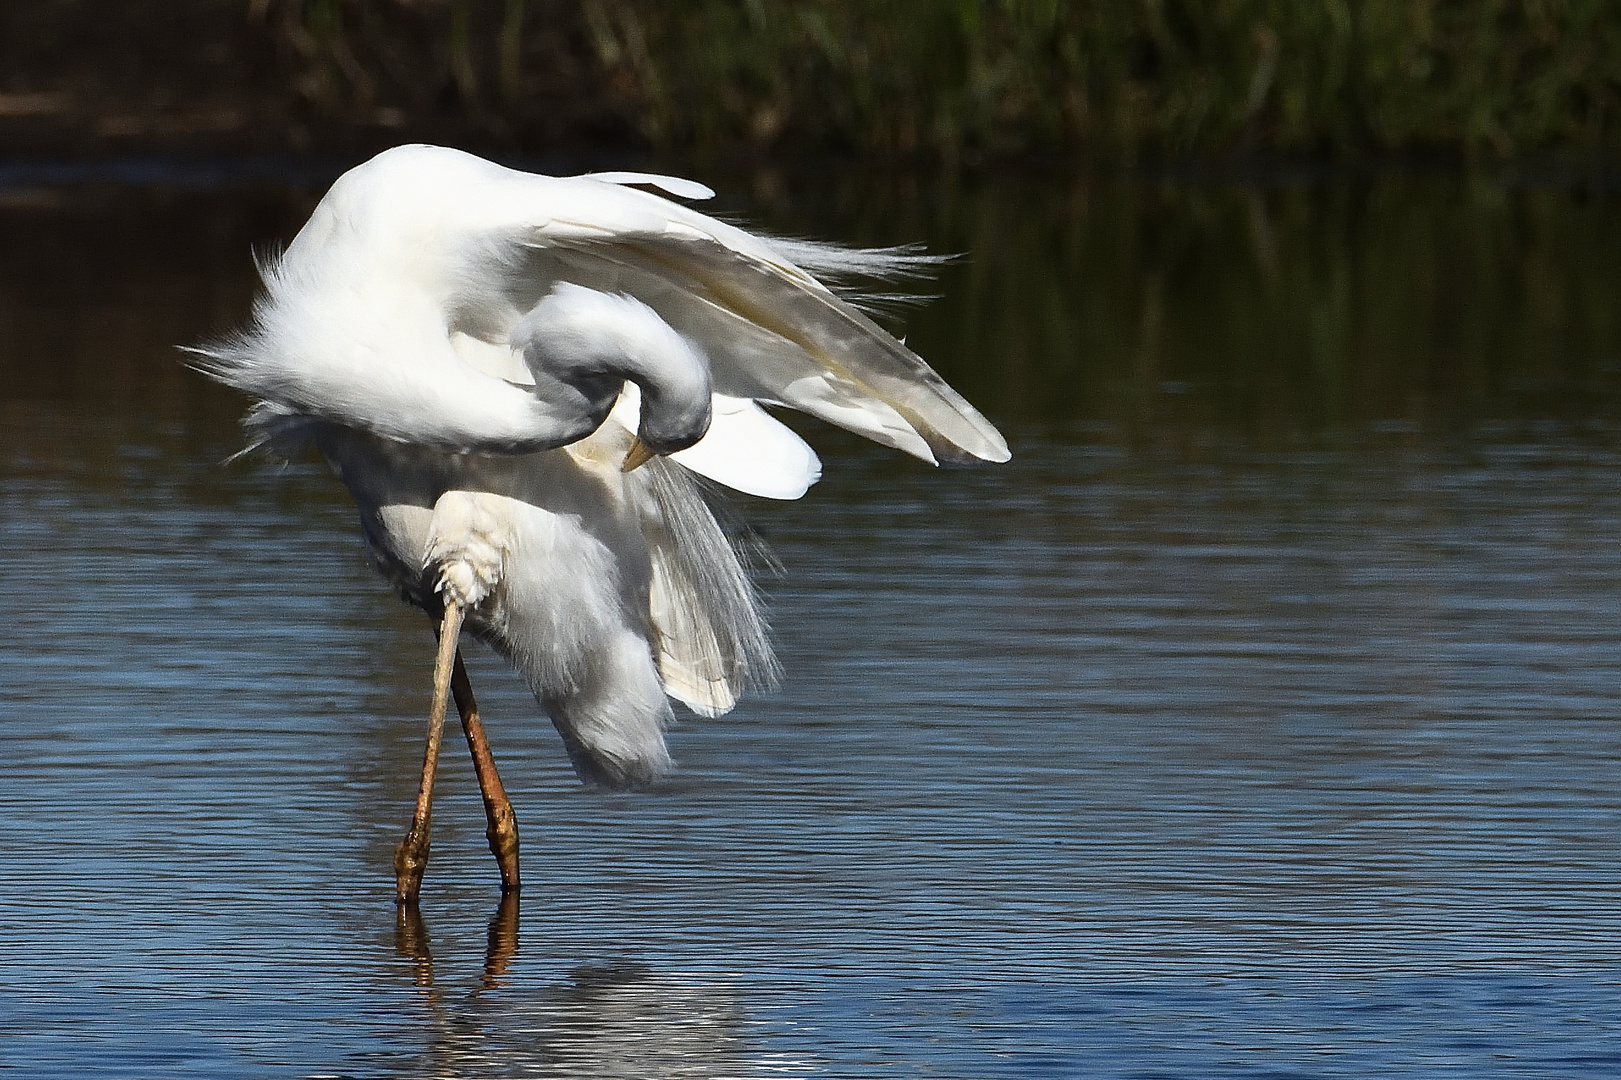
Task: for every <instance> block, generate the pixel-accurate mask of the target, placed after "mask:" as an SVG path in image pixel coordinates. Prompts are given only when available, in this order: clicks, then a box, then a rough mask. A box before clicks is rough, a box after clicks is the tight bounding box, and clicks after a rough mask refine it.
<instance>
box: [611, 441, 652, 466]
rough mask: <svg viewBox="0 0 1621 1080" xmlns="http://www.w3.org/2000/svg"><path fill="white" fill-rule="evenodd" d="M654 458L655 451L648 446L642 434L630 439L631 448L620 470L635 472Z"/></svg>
mask: <svg viewBox="0 0 1621 1080" xmlns="http://www.w3.org/2000/svg"><path fill="white" fill-rule="evenodd" d="M652 460H653V451H651V450H649V449H648V448H647V444H645V443H643V442H642V440H641V437H640V436H637V437H635V438H633V439H631V440H630V450H629V451H627V452H626V454H625V463H624V464H623V465H621V466H620V467H619V471H620V472H635V471H636V470H637V469H639V468H641V467H642V466H643V465H646V464H647V463H648V462H649V461H652Z"/></svg>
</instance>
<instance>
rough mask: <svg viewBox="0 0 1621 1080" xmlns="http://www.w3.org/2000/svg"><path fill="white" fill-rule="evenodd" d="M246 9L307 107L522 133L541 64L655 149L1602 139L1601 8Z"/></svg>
mask: <svg viewBox="0 0 1621 1080" xmlns="http://www.w3.org/2000/svg"><path fill="white" fill-rule="evenodd" d="M255 7H256V10H258V12H259V14H260V15H261V16H263V15H264V12H265V9H266V8H274V9H275V10H277V11H279V12H281V13H282V15H284V16H286V17H284V18H281V19H280V20H279V21H277V23H276V24H277V25H279V26H281V27H283V30H284V34H285V35H287V39H288V40H295V39H296V44H297V45H298V48H297V50H296V52H297V53H298V55H299V56H300V57H301V58H302V62H303V63H304V64H305V70H304V71H303V73H302V74H301V76H300V77H301V78H302V79H303V84H302V85H303V86H304V87H305V88H306V89H307V90H309V92H310V96H311V97H312V98H313V99H315V100H317V102H318V103H319V104H320V105H321V106H322V107H324V108H326V109H327V110H329V111H331V110H341V109H342V108H345V107H349V106H350V105H353V104H354V103H355V102H357V101H362V99H364V100H363V101H362V103H363V104H365V105H368V106H370V105H372V104H374V103H376V104H382V105H385V106H387V105H394V104H400V105H405V106H409V105H410V101H409V100H408V99H409V98H410V97H411V96H412V95H415V96H416V97H417V98H418V99H420V98H421V97H422V95H423V94H424V93H428V92H432V91H433V89H434V88H436V87H439V88H442V87H446V86H448V87H451V88H453V89H454V90H455V92H456V94H457V96H459V98H460V100H461V101H462V103H463V105H464V106H465V107H466V108H467V109H469V110H470V111H472V112H475V113H479V114H480V115H482V116H483V117H484V118H485V119H486V120H487V121H488V122H489V123H490V124H492V125H494V126H495V127H497V128H499V129H501V130H505V131H510V132H523V131H526V130H533V129H535V128H536V126H537V125H541V126H544V123H545V121H544V118H543V117H542V116H541V115H540V109H541V108H542V107H543V103H544V102H545V101H546V100H549V99H548V97H547V95H545V94H540V93H538V91H539V89H540V88H541V85H542V84H543V83H544V82H545V81H546V80H547V79H549V78H550V79H552V80H553V82H552V84H551V85H552V86H553V88H554V89H561V90H564V91H565V92H572V93H573V94H575V95H576V96H578V97H580V98H581V100H585V99H590V100H592V101H595V102H597V103H599V106H600V107H598V108H595V109H591V110H587V111H589V112H591V113H593V115H594V119H593V120H591V123H592V124H594V125H596V127H597V128H598V129H599V130H602V131H603V133H608V131H609V130H611V129H618V130H619V131H620V132H621V133H622V134H632V135H634V136H637V137H639V138H641V139H643V140H645V141H646V142H647V143H649V144H651V145H653V146H655V147H659V148H664V149H673V148H715V147H724V146H735V145H749V144H761V145H769V146H778V147H788V148H795V147H805V146H833V147H844V148H849V149H853V150H859V151H864V152H871V151H878V152H887V153H896V154H910V153H916V152H928V153H939V154H944V155H947V156H952V155H959V154H984V155H1005V154H1020V153H1029V152H1038V153H1040V152H1046V153H1052V152H1058V153H1073V152H1082V153H1088V154H1092V155H1096V156H1101V157H1105V158H1110V159H1126V160H1131V159H1138V158H1142V157H1145V156H1148V157H1159V158H1169V157H1176V156H1182V155H1190V154H1192V155H1210V154H1226V153H1232V152H1246V151H1259V152H1281V153H1287V154H1310V155H1320V156H1330V157H1333V158H1338V159H1342V160H1343V159H1351V158H1357V157H1363V156H1367V155H1377V154H1382V153H1388V152H1411V151H1421V152H1436V151H1439V152H1443V153H1447V154H1453V155H1462V156H1466V157H1473V158H1482V157H1507V156H1511V155H1521V154H1526V153H1541V152H1546V151H1562V152H1571V153H1576V154H1593V153H1613V152H1614V151H1615V150H1616V149H1617V148H1618V147H1621V13H1618V10H1617V7H1616V4H1615V0H1091V2H1086V0H865V2H863V0H685V2H682V3H669V2H668V0H581V2H579V3H544V2H540V0H529V2H528V3H525V0H485V2H483V3H480V2H475V0H446V2H441V3H438V4H415V5H405V4H393V3H382V2H380V0H285V2H282V3H279V4H276V5H270V4H266V3H264V0H258V2H257V3H256V5H255ZM425 40H427V41H428V44H424V41H425ZM413 43H415V44H413ZM413 49H414V50H415V51H416V52H417V53H418V54H420V60H421V62H411V61H410V60H409V57H408V54H410V53H411V52H412V51H413ZM389 57H392V58H393V60H392V62H390V63H384V62H383V61H384V60H385V59H387V58H389ZM560 58H561V59H560ZM560 65H561V68H562V69H563V74H564V75H566V77H567V78H566V81H567V83H568V86H567V87H557V86H556V81H555V80H556V77H557V75H558V74H559V69H560ZM390 70H392V71H394V72H395V73H396V74H395V75H394V76H392V89H390V86H391V76H390V73H389V72H390ZM401 72H403V73H405V74H404V75H403V76H401V75H400V74H398V73H401ZM345 87H348V88H350V89H351V90H352V92H344V89H343V88H345ZM391 97H392V98H396V99H398V100H397V101H390V100H388V99H389V98H391ZM604 125H606V127H604Z"/></svg>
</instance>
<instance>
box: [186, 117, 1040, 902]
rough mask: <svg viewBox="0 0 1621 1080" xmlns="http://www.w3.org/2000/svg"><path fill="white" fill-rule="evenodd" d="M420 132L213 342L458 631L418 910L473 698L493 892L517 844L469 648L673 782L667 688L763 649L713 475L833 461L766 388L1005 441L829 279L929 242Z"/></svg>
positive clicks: (765, 669)
mask: <svg viewBox="0 0 1621 1080" xmlns="http://www.w3.org/2000/svg"><path fill="white" fill-rule="evenodd" d="M632 185H640V186H650V187H655V188H658V189H659V190H662V191H665V192H667V193H669V194H672V195H675V196H678V197H682V198H703V197H707V196H708V195H710V194H711V193H710V192H709V190H708V189H707V188H704V187H703V186H702V185H699V184H694V183H692V182H691V181H685V180H679V179H675V178H671V177H659V176H652V175H649V174H643V173H599V174H596V175H592V176H580V177H571V178H555V177H547V176H539V175H535V174H531V173H524V172H519V171H515V170H512V169H507V168H503V167H501V166H499V165H495V164H493V163H491V162H487V161H484V160H482V159H480V158H477V157H474V156H472V155H469V154H465V153H461V152H459V151H455V150H449V149H445V148H441V147H432V146H402V147H397V148H395V149H393V150H390V151H387V152H385V153H383V154H380V155H378V156H377V157H375V158H373V159H372V160H371V161H369V162H366V163H365V164H363V165H360V166H358V167H357V168H355V169H352V170H350V171H349V172H348V173H345V174H344V175H343V176H342V177H341V178H339V180H338V181H337V183H335V184H334V185H333V186H332V188H331V190H330V191H329V192H328V193H327V195H326V196H325V198H323V199H322V200H321V203H320V204H319V205H318V206H317V207H316V209H315V211H314V213H313V214H312V215H311V217H310V220H309V222H308V223H307V224H306V225H305V226H304V228H303V229H302V230H301V231H300V232H299V234H298V236H297V237H296V238H295V239H294V240H293V242H292V243H291V244H290V245H289V246H288V247H287V249H286V251H285V252H284V253H283V254H282V255H281V256H280V257H279V258H276V259H273V260H269V261H267V262H266V263H265V264H264V265H263V266H262V268H261V270H262V275H263V278H264V283H265V291H264V293H263V295H262V296H261V297H260V299H259V301H258V303H257V304H256V305H255V308H254V315H253V320H252V323H251V324H250V326H249V327H248V328H247V329H246V330H245V331H243V332H242V333H241V334H240V335H238V336H237V337H235V338H232V339H230V340H227V341H224V342H221V343H218V344H215V345H212V346H208V347H205V348H201V349H198V350H195V353H196V356H197V363H198V365H199V366H200V367H202V368H203V369H204V370H205V371H207V372H208V373H209V374H211V375H213V376H214V377H215V378H218V379H220V380H221V381H223V382H226V383H228V384H230V385H232V386H235V387H237V388H238V389H241V390H243V391H244V392H246V393H247V394H249V395H251V396H252V397H253V398H254V399H255V400H256V405H255V407H254V410H253V412H252V413H251V414H250V418H249V424H250V428H251V429H252V430H253V432H254V434H255V442H256V445H260V444H262V445H266V446H269V447H271V448H273V449H275V450H277V451H279V452H282V453H290V452H292V451H293V450H294V449H296V447H297V446H299V445H301V444H305V443H311V444H313V445H315V446H316V447H317V448H319V450H320V451H321V453H322V454H324V455H325V457H326V458H327V460H328V461H329V462H330V463H331V465H332V466H333V468H334V470H335V471H336V472H337V473H338V475H339V476H340V477H341V478H342V480H343V482H344V483H345V485H346V486H347V487H348V488H349V490H350V492H351V493H352V494H353V496H354V498H355V502H356V504H357V506H358V507H359V510H360V518H361V525H362V529H363V531H364V533H365V537H366V540H367V543H368V545H369V546H370V548H371V550H372V551H373V552H374V554H375V556H376V560H377V563H378V566H379V567H380V569H381V570H382V571H383V573H384V574H385V575H386V576H387V577H389V579H390V580H392V581H393V582H394V584H395V585H396V586H397V587H398V588H399V590H400V591H401V593H402V595H404V596H405V597H406V599H408V600H409V601H411V602H412V603H414V604H416V605H418V606H420V607H422V608H423V609H425V610H426V611H428V612H429V614H430V615H432V616H433V617H434V618H436V619H437V620H439V622H440V634H441V648H440V655H439V661H438V663H437V665H436V671H435V693H434V703H433V707H432V709H431V710H430V732H429V747H428V752H427V754H426V755H425V759H424V775H423V782H422V787H421V791H420V792H419V797H418V806H417V817H416V820H415V822H414V823H413V827H412V830H411V833H410V834H409V835H408V836H407V839H406V841H405V842H404V843H402V844H401V846H400V850H399V852H398V853H397V854H396V860H395V863H396V870H397V874H398V896H399V899H400V900H401V902H407V901H410V900H412V899H414V898H415V896H416V894H417V890H418V889H419V888H420V881H421V872H422V867H423V865H424V864H425V861H426V857H427V837H428V807H429V799H430V797H431V791H432V779H433V767H434V761H435V758H436V755H437V749H438V740H439V730H440V728H441V726H442V723H443V717H444V713H445V709H446V698H447V696H448V695H450V694H451V693H454V695H455V699H456V702H457V706H458V708H459V710H460V711H461V714H462V719H463V725H464V728H465V730H466V733H467V737H468V742H469V745H470V747H471V748H472V750H473V753H474V759H475V764H476V765H478V771H479V779H480V785H481V788H482V789H483V791H484V795H485V801H486V807H487V809H488V810H489V812H490V840H491V846H492V849H494V850H495V851H496V855H497V858H498V859H499V860H500V862H501V869H502V880H503V886H504V887H506V888H516V887H517V884H518V871H517V834H516V828H515V826H514V825H513V824H512V820H511V811H510V807H509V806H508V805H507V804H506V799H505V796H504V794H502V793H501V790H500V781H499V778H498V777H497V776H496V774H495V769H494V764H493V760H492V759H490V756H489V752H488V747H487V744H485V742H484V740H483V734H482V727H481V725H480V724H479V722H478V718H477V713H476V705H475V704H474V702H473V698H472V692H471V687H470V686H469V685H467V680H466V675H465V669H464V668H463V667H462V665H461V663H460V657H459V655H458V654H457V652H456V638H457V635H458V633H459V630H460V628H461V626H462V624H463V620H464V619H465V623H466V626H467V628H468V629H469V630H470V631H471V632H472V633H474V634H475V635H476V636H478V637H479V638H481V639H482V640H484V641H486V642H488V643H489V644H490V645H491V646H493V647H494V648H495V649H496V650H497V651H499V652H500V653H502V654H503V655H505V656H507V657H508V658H509V659H510V660H511V661H512V662H513V664H514V665H515V666H516V667H517V668H518V670H519V671H520V672H521V673H522V674H523V675H524V677H525V678H526V679H527V680H528V682H529V684H530V686H531V688H532V689H533V690H534V692H535V696H536V698H537V699H538V700H539V702H540V704H541V706H542V707H543V708H544V709H545V711H546V712H547V714H548V715H549V716H550V717H551V719H552V721H553V723H554V724H555V725H556V727H557V729H558V731H559V733H560V734H561V735H562V737H563V742H564V745H565V747H566V748H567V749H568V752H569V755H570V757H571V759H572V760H573V762H574V765H575V767H576V769H577V770H578V771H579V772H580V774H581V776H582V777H584V778H586V779H589V780H594V781H598V782H601V783H604V784H608V785H611V786H629V785H636V784H640V783H645V782H647V781H648V780H651V779H653V778H654V777H656V776H658V775H659V774H660V773H662V772H663V771H665V770H666V769H667V768H668V766H669V756H668V754H667V752H666V749H665V746H664V739H663V734H662V732H663V729H664V726H665V724H666V723H667V721H668V720H669V718H670V715H671V714H670V707H669V702H668V698H670V697H673V698H675V699H676V700H679V701H681V702H683V703H685V704H686V705H688V706H689V707H691V708H692V709H693V710H695V711H696V712H698V713H700V714H703V715H716V714H719V713H722V712H725V711H726V710H728V709H730V708H731V707H732V706H733V705H734V704H735V703H736V701H737V698H738V695H739V694H740V693H741V692H742V691H743V689H744V688H745V687H747V686H748V685H750V684H759V683H767V682H769V681H770V680H771V679H772V678H773V677H774V674H775V670H776V662H775V660H774V658H773V656H772V653H771V648H770V645H769V642H768V639H767V636H766V631H765V623H764V620H763V618H762V616H761V613H760V609H759V604H758V601H757V598H756V596H755V593H754V589H753V586H752V584H751V582H750V580H749V576H748V573H747V571H746V569H745V567H744V566H743V564H742V562H741V561H740V559H739V557H738V555H737V553H736V552H734V550H733V549H732V547H731V545H730V544H729V543H728V542H727V539H726V537H725V535H724V534H723V532H722V530H721V529H720V527H719V526H718V525H717V524H716V522H715V519H714V516H713V514H712V513H711V512H710V510H709V508H708V506H707V504H706V503H705V502H704V499H703V497H702V495H701V492H700V490H699V485H698V484H697V482H696V481H695V480H694V474H696V475H699V476H703V477H707V478H708V479H710V480H712V481H714V482H717V483H719V484H723V485H726V486H729V487H732V488H734V489H736V490H739V491H743V492H747V493H749V494H754V495H761V496H765V497H770V498H790V499H791V498H797V497H799V496H800V495H802V494H803V493H804V492H805V490H806V488H807V487H808V486H809V485H810V484H812V483H814V482H815V481H816V479H817V478H818V477H819V476H820V469H821V466H820V463H819V461H818V460H817V458H816V455H815V453H814V452H813V451H812V450H811V449H810V447H809V446H807V445H806V444H805V443H804V441H803V440H802V439H800V438H799V436H798V435H796V434H794V432H792V431H791V430H790V429H788V428H787V427H785V426H784V425H782V424H781V423H780V422H779V421H777V420H776V419H775V418H773V417H772V416H771V415H770V414H769V413H768V412H766V411H765V410H764V409H763V408H761V405H762V404H767V405H778V406H786V407H789V408H793V409H797V410H800V411H803V412H806V413H809V414H811V415H813V416H816V417H819V418H820V419H822V420H825V421H827V422H829V423H833V424H836V425H838V426H840V427H844V428H846V429H848V430H850V431H853V432H856V433H858V434H860V435H863V436H866V437H867V438H870V439H872V440H874V441H876V442H879V443H882V444H883V445H886V446H891V447H894V448H896V449H899V450H903V451H905V452H907V453H910V454H912V455H914V456H916V457H919V458H921V459H923V460H925V461H929V462H936V461H939V460H953V461H965V460H983V461H1005V460H1006V459H1007V457H1008V450H1007V445H1006V443H1005V442H1004V441H1003V439H1002V437H1001V435H1000V434H999V433H998V432H997V431H996V429H995V428H994V427H993V426H992V425H991V424H990V423H989V422H988V421H987V420H986V419H985V418H984V417H983V416H981V415H980V414H979V413H978V412H977V411H976V410H975V409H974V408H973V406H971V405H969V404H968V403H967V402H966V401H964V400H963V399H962V397H960V396H959V395H958V394H957V393H956V392H955V391H954V390H952V389H951V387H949V386H948V385H946V383H945V381H944V380H942V379H941V378H940V377H939V376H938V375H936V374H935V373H934V371H933V370H932V369H930V368H929V366H928V365H927V364H926V363H925V362H924V361H923V360H922V359H921V358H919V357H918V356H917V355H916V354H915V353H913V352H911V351H910V350H909V349H907V348H906V346H905V345H903V344H902V343H901V342H900V341H898V340H896V339H895V338H894V337H892V336H891V335H890V334H888V333H887V332H885V331H884V330H883V329H882V328H880V327H879V326H878V325H877V324H875V323H874V322H873V321H872V320H871V319H869V318H868V317H867V316H866V315H865V314H863V313H862V312H861V311H860V310H859V309H858V308H857V307H856V306H854V305H853V304H852V303H850V302H848V301H846V300H845V299H842V298H841V297H840V296H839V295H838V294H837V293H835V292H834V291H832V290H831V289H829V288H828V287H827V286H826V285H824V284H823V283H822V282H821V281H819V280H818V279H817V277H816V276H815V274H816V273H817V272H823V273H829V274H836V275H840V274H850V273H856V274H861V275H865V276H869V277H878V278H883V277H886V276H891V275H893V274H894V273H897V272H902V271H905V270H906V269H908V268H909V267H910V266H911V265H912V262H913V260H912V259H911V257H909V256H906V255H902V254H898V253H895V252H884V251H878V252H866V251H852V250H848V249H840V248H833V247H828V246H822V245H817V244H812V243H807V242H804V241H794V242H784V241H774V240H771V239H767V238H763V237H759V236H755V235H753V234H750V233H748V232H745V231H744V230H742V229H740V228H737V227H736V226H733V225H729V224H726V223H724V222H721V221H718V220H716V219H714V218H711V217H707V216H705V215H703V214H701V213H698V212H696V211H695V210H692V209H691V208H689V207H686V206H683V205H680V204H679V203H675V202H672V201H670V200H669V199H666V198H663V197H661V196H659V195H654V194H652V193H650V192H647V191H643V190H640V189H639V187H638V186H632Z"/></svg>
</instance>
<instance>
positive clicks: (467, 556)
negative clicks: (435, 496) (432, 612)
mask: <svg viewBox="0 0 1621 1080" xmlns="http://www.w3.org/2000/svg"><path fill="white" fill-rule="evenodd" d="M503 531H504V530H503V525H502V522H501V519H500V517H499V516H498V515H497V514H496V513H495V511H494V509H493V508H492V507H490V506H489V505H487V504H486V499H485V497H482V496H480V495H478V494H477V493H475V492H471V491H447V492H445V493H444V494H443V495H441V496H440V497H439V501H438V502H437V503H435V504H434V507H433V525H432V527H431V529H430V531H429V533H428V551H427V554H426V555H425V556H424V557H423V560H422V565H423V569H433V568H435V567H437V568H438V572H439V573H438V579H437V580H436V581H435V582H434V592H436V593H438V594H439V595H440V596H441V597H442V598H443V599H444V600H445V601H446V602H452V601H454V602H455V603H457V604H460V605H461V606H462V607H464V608H471V607H476V606H477V605H478V603H479V602H480V601H482V600H483V599H484V598H485V597H487V596H489V595H490V593H491V592H492V591H494V589H495V587H496V586H497V585H499V584H500V582H501V572H502V566H503V563H504V562H505V560H506V544H505V542H504V539H503V536H502V534H503Z"/></svg>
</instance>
